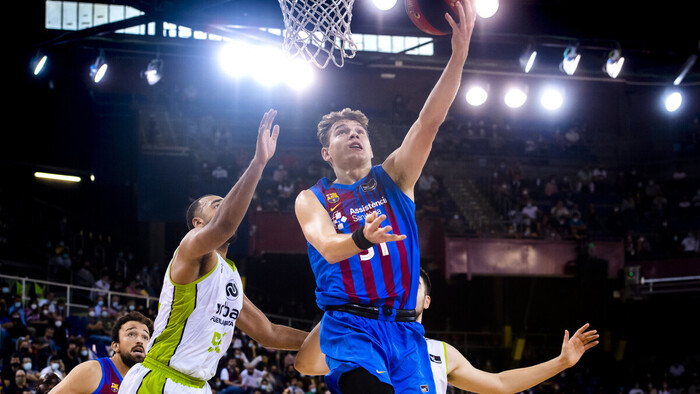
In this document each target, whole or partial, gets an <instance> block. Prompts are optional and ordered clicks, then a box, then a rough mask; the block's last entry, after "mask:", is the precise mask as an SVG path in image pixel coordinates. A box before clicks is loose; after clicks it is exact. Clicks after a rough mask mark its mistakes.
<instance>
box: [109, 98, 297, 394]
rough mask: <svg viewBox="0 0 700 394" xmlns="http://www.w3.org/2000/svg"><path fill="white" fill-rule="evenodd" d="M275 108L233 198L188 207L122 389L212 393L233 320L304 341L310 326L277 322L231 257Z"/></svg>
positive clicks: (271, 340) (271, 138)
mask: <svg viewBox="0 0 700 394" xmlns="http://www.w3.org/2000/svg"><path fill="white" fill-rule="evenodd" d="M276 114H277V111H274V110H270V111H268V112H267V113H265V115H264V116H263V119H262V121H261V122H260V128H259V129H258V140H257V144H256V148H255V156H254V157H253V160H252V161H251V163H250V165H249V166H248V168H247V169H246V171H245V172H244V173H243V175H242V176H241V178H240V179H239V180H238V182H236V184H235V185H234V186H233V188H232V189H231V190H230V191H229V192H228V194H227V195H226V197H224V198H221V197H218V196H213V195H206V196H203V197H200V198H199V199H197V200H195V201H194V202H193V203H192V204H191V205H190V207H189V209H188V210H187V225H188V227H189V229H190V230H189V232H188V233H187V234H186V235H185V236H184V238H183V239H182V241H181V242H180V245H179V247H178V248H177V250H176V251H175V253H174V255H173V258H172V260H171V261H170V265H169V266H168V269H167V270H166V273H165V278H164V284H163V289H162V291H161V293H160V301H159V308H158V315H157V317H156V319H155V322H154V332H153V336H152V338H151V340H150V342H149V343H148V347H147V349H146V351H147V354H146V358H145V359H144V360H143V362H142V363H140V364H136V365H135V366H134V367H132V368H131V369H130V370H129V372H128V373H127V374H126V376H125V377H124V380H123V381H122V384H121V387H120V388H119V393H211V388H210V387H209V385H208V384H207V381H208V380H209V379H211V378H212V377H213V376H214V374H215V373H216V368H217V365H218V363H219V360H220V358H221V356H222V355H223V354H225V353H226V350H227V349H228V347H229V345H230V344H231V340H232V339H233V329H234V326H238V328H239V329H241V330H242V331H243V332H245V333H246V334H248V336H250V337H251V338H253V339H254V340H256V341H257V342H259V343H260V344H261V345H263V346H265V347H269V348H275V349H287V350H297V349H299V347H300V346H301V344H302V343H303V341H304V338H305V337H306V335H307V334H308V333H307V332H304V331H299V330H296V329H293V328H290V327H285V326H280V325H276V324H272V323H271V322H270V321H269V320H268V319H267V318H266V317H265V315H264V314H263V313H262V312H261V311H260V310H259V309H257V308H256V307H255V305H253V304H252V303H251V302H250V300H248V298H247V297H246V296H245V295H244V294H243V288H242V284H241V277H240V275H239V273H238V271H237V270H236V267H235V265H234V264H233V263H232V262H230V261H229V260H227V259H226V252H227V250H228V247H229V244H230V243H231V242H232V239H233V237H234V236H235V233H236V229H237V228H238V225H239V224H240V223H241V220H242V219H243V217H244V215H245V213H246V211H247V209H248V206H249V204H250V201H251V199H252V197H253V192H254V191H255V187H256V185H257V184H258V181H259V180H260V177H261V175H262V172H263V169H264V168H265V165H266V164H267V162H268V160H270V158H271V157H272V155H273V154H274V152H275V149H276V147H277V137H278V135H279V126H277V125H275V126H274V128H273V127H272V123H273V120H274V118H275V115H276Z"/></svg>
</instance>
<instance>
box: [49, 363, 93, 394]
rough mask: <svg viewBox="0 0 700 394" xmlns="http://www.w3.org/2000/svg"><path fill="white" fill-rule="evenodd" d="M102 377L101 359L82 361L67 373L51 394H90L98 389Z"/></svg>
mask: <svg viewBox="0 0 700 394" xmlns="http://www.w3.org/2000/svg"><path fill="white" fill-rule="evenodd" d="M101 378H102V367H101V366H100V363H99V361H97V360H90V361H85V362H83V363H80V364H78V365H76V366H75V368H73V369H72V370H71V371H70V373H69V374H68V375H66V377H65V378H63V380H61V382H59V383H58V384H57V385H56V387H54V388H53V389H51V391H49V393H50V394H90V393H93V392H95V390H97V386H98V385H99V384H100V380H101Z"/></svg>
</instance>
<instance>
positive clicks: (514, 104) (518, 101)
mask: <svg viewBox="0 0 700 394" xmlns="http://www.w3.org/2000/svg"><path fill="white" fill-rule="evenodd" d="M503 101H504V102H505V103H506V105H507V106H508V107H510V108H520V107H522V106H523V105H524V104H525V102H526V101H527V93H525V91H524V90H523V89H520V88H511V89H508V91H507V92H506V95H505V96H504V97H503Z"/></svg>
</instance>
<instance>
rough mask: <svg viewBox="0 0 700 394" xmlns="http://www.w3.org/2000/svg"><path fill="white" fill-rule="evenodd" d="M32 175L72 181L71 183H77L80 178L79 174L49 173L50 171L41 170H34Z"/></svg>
mask: <svg viewBox="0 0 700 394" xmlns="http://www.w3.org/2000/svg"><path fill="white" fill-rule="evenodd" d="M34 177H35V178H41V179H48V180H52V181H62V182H73V183H78V182H80V181H81V180H82V179H81V178H80V177H79V176H74V175H63V174H54V173H50V172H41V171H37V172H35V173H34Z"/></svg>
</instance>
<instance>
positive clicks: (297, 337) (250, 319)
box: [236, 295, 309, 350]
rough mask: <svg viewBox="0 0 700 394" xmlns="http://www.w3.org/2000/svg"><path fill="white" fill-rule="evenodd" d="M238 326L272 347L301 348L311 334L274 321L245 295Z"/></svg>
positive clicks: (283, 348) (262, 343) (237, 321)
mask: <svg viewBox="0 0 700 394" xmlns="http://www.w3.org/2000/svg"><path fill="white" fill-rule="evenodd" d="M236 327H238V328H239V329H240V330H241V331H243V332H244V333H246V335H248V336H249V337H251V338H253V339H254V340H255V341H256V342H258V343H259V344H261V345H262V346H264V347H266V348H270V349H281V350H299V348H301V344H302V343H303V342H304V339H305V338H306V336H307V335H308V334H309V333H308V332H306V331H302V330H297V329H296V328H292V327H287V326H283V325H279V324H274V323H272V322H271V321H270V320H269V319H268V318H267V316H265V314H264V313H262V311H261V310H260V309H258V307H256V306H255V304H253V303H252V302H251V301H250V300H249V299H248V297H246V296H245V295H244V296H243V308H241V312H240V314H239V315H238V320H236Z"/></svg>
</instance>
